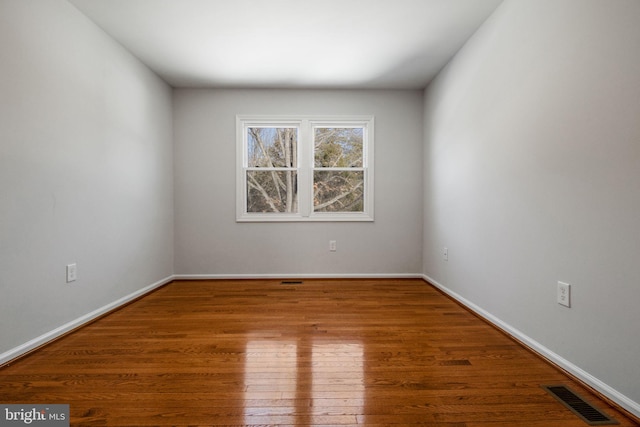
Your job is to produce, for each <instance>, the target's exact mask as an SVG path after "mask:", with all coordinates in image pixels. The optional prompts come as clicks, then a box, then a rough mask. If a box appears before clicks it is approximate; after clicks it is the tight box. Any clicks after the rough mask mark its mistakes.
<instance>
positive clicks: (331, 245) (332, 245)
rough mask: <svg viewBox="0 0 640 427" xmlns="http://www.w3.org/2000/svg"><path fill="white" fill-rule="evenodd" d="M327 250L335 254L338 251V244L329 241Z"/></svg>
mask: <svg viewBox="0 0 640 427" xmlns="http://www.w3.org/2000/svg"><path fill="white" fill-rule="evenodd" d="M329 250H330V251H331V252H335V251H337V250H338V244H337V242H336V241H335V240H329Z"/></svg>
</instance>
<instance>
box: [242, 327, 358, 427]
mask: <svg viewBox="0 0 640 427" xmlns="http://www.w3.org/2000/svg"><path fill="white" fill-rule="evenodd" d="M244 385H245V392H244V423H245V424H254V421H253V420H252V418H253V417H265V416H270V417H274V420H276V421H277V423H278V424H293V425H309V424H314V423H316V424H322V419H321V417H322V416H330V415H338V414H333V413H331V412H332V408H333V410H335V408H336V407H341V408H342V410H345V409H346V410H347V411H348V412H350V413H351V414H353V415H354V420H355V416H356V415H357V414H361V413H362V408H363V406H364V398H365V396H364V349H363V346H362V344H360V343H353V342H348V343H345V342H331V341H326V340H314V341H312V342H311V343H309V342H297V341H294V340H286V339H265V338H259V339H255V340H250V341H248V342H247V344H246V359H245V378H244ZM337 400H339V401H340V403H341V404H338V405H336V401H337ZM347 408H348V409H347ZM339 415H345V412H342V413H341V414H339Z"/></svg>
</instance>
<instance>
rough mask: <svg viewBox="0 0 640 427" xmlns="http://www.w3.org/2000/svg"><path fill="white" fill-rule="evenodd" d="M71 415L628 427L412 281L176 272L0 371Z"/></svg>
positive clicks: (175, 421) (13, 392) (206, 421)
mask: <svg viewBox="0 0 640 427" xmlns="http://www.w3.org/2000/svg"><path fill="white" fill-rule="evenodd" d="M0 378H1V380H0V403H68V404H70V410H71V425H78V426H80V425H82V426H94V425H95V426H103V425H104V426H125V425H126V426H169V425H173V426H177V425H185V426H186V425H194V426H195V425H202V426H222V425H296V426H311V425H313V426H316V425H318V426H319V425H340V426H343V425H344V426H347V425H367V426H383V425H384V426H388V425H403V426H408V425H418V424H421V425H428V426H448V427H475V426H477V427H480V426H482V427H485V426H486V427H488V426H540V427H541V426H550V427H551V426H553V427H557V426H568V427H571V426H576V427H583V426H586V425H587V424H585V423H584V422H583V421H582V420H581V419H579V418H578V417H577V416H576V415H574V414H573V413H571V412H570V411H569V410H567V409H565V408H564V407H563V406H562V405H561V404H560V403H558V402H557V401H556V400H554V399H553V398H552V397H551V396H550V395H549V394H548V393H547V392H545V391H544V390H543V389H542V388H540V385H541V384H559V383H560V384H565V385H567V386H569V387H571V388H572V389H573V390H575V391H577V392H579V393H580V394H581V395H582V396H583V397H584V398H585V399H587V400H588V401H589V402H590V403H592V404H593V405H594V406H596V407H597V408H599V409H601V410H602V411H604V412H605V413H606V414H607V415H609V416H612V417H613V418H615V419H617V420H618V421H619V422H620V425H621V426H633V425H636V424H635V423H634V422H633V421H632V420H630V419H628V418H626V417H625V416H624V415H623V414H622V413H621V412H618V411H617V410H616V409H615V408H612V407H610V406H609V405H607V404H606V403H605V402H603V401H602V400H600V399H598V398H597V397H596V396H595V395H593V394H591V393H590V392H589V391H588V390H586V389H584V388H583V387H581V386H580V385H579V384H577V383H574V382H573V381H572V380H571V379H570V378H569V377H567V376H566V375H564V374H563V373H562V372H560V371H559V370H557V369H556V368H554V367H552V366H551V365H549V364H547V363H546V362H544V361H543V360H541V359H539V358H538V357H536V356H535V355H533V354H532V353H530V352H529V351H527V350H525V349H524V348H522V347H521V346H519V345H518V344H517V343H515V342H514V341H512V340H511V339H509V338H508V337H506V336H505V335H503V334H502V333H500V332H499V331H497V330H496V329H494V328H493V327H491V326H489V325H488V324H486V323H484V322H483V321H482V320H480V319H478V318H477V317H475V316H474V315H473V314H471V313H469V312H468V311H466V310H465V309H463V308H462V307H460V306H459V305H457V304H456V303H455V302H453V301H451V300H450V299H449V298H447V297H445V296H443V295H442V294H441V293H439V292H438V291H437V290H435V289H433V288H432V287H430V286H429V285H427V284H426V283H425V282H423V281H422V280H346V281H340V280H325V281H322V280H305V281H304V283H303V284H297V285H283V284H281V283H280V281H264V280H263V281H176V282H173V283H171V284H169V285H167V286H165V287H163V288H161V289H159V290H157V291H156V292H154V293H152V294H151V295H148V296H147V297H145V298H143V299H141V300H138V301H136V302H135V303H133V304H130V305H128V306H126V307H124V308H123V309H121V310H119V311H117V312H115V313H113V314H111V315H109V316H107V317H105V318H103V319H100V320H99V321H97V322H95V323H93V324H91V325H89V326H87V327H85V328H82V329H81V330H79V331H77V332H75V333H73V334H71V335H69V336H67V337H65V338H63V339H61V340H58V341H56V342H54V343H52V344H51V345H48V346H46V347H44V348H42V349H41V350H39V351H37V352H36V353H34V354H32V355H30V356H28V357H26V358H23V359H22V360H18V361H17V362H15V363H14V364H12V365H10V366H7V367H5V368H3V369H2V370H0Z"/></svg>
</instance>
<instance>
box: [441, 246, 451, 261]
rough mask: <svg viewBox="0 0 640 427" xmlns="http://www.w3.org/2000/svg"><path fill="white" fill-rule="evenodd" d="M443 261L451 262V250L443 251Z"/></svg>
mask: <svg viewBox="0 0 640 427" xmlns="http://www.w3.org/2000/svg"><path fill="white" fill-rule="evenodd" d="M442 259H443V260H445V261H449V248H443V249H442Z"/></svg>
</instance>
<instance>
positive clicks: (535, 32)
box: [424, 0, 640, 415]
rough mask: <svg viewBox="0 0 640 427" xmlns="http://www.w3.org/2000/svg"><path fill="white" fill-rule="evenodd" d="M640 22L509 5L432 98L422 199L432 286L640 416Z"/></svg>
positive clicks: (603, 5) (512, 1)
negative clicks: (561, 287)
mask: <svg viewBox="0 0 640 427" xmlns="http://www.w3.org/2000/svg"><path fill="white" fill-rule="evenodd" d="M639 19H640V2H638V1H637V0H616V1H607V2H603V1H599V0H561V1H558V0H536V1H526V2H525V1H516V0H507V1H505V2H504V3H503V4H502V5H501V6H500V7H499V8H498V10H497V11H496V13H494V15H493V16H492V17H491V18H490V19H489V20H488V22H487V23H485V25H484V26H483V27H482V28H481V29H480V31H479V32H478V33H477V34H476V35H475V36H474V37H473V38H472V39H471V40H470V41H469V43H467V45H466V46H465V47H464V48H463V49H462V51H461V52H459V54H458V55H457V56H456V58H455V59H454V60H453V61H452V62H451V63H450V64H449V65H448V67H447V68H446V69H445V70H444V71H443V72H442V73H441V74H440V75H439V76H438V78H437V79H436V81H435V82H434V83H432V85H431V86H430V87H429V88H428V90H427V93H426V104H425V105H426V107H425V111H426V113H425V135H426V136H425V137H426V149H425V174H426V177H425V178H426V179H425V193H424V194H425V198H424V200H425V227H424V237H425V240H424V269H425V272H426V274H427V275H428V276H429V277H431V278H432V279H433V280H435V281H436V282H438V283H439V284H441V285H443V286H445V287H446V288H448V289H449V290H450V291H453V292H455V293H456V294H458V295H459V296H461V297H463V298H465V299H466V300H468V301H470V302H471V303H473V304H475V305H476V306H478V307H479V308H481V309H483V310H486V311H487V312H488V313H491V314H492V315H493V316H495V317H496V318H497V319H500V320H501V321H502V322H504V323H505V324H507V325H510V326H511V327H513V328H514V329H515V330H518V331H520V332H522V333H523V334H524V335H526V336H528V337H529V338H530V339H531V340H532V341H534V342H537V343H539V344H540V345H541V346H543V347H546V348H547V349H548V350H550V351H551V352H553V353H555V354H556V355H558V356H559V357H560V358H564V359H566V360H567V361H568V362H569V363H570V364H572V365H573V366H574V367H577V368H578V369H579V370H583V371H584V373H586V375H587V376H592V377H593V378H592V379H593V380H594V382H595V383H598V381H601V382H602V383H603V384H604V385H605V386H606V387H611V388H613V390H609V391H613V394H614V395H615V394H616V393H619V394H618V395H616V396H615V397H616V398H617V399H618V401H619V402H620V401H621V400H622V401H624V399H630V400H631V401H626V404H627V405H626V406H627V408H630V407H632V409H633V410H634V412H636V415H638V414H640V411H639V408H640V405H639V404H638V403H637V402H640V369H638V360H639V359H640V339H639V338H638V336H639V335H638V325H640V310H638V302H639V301H640V262H639V254H640V226H639V222H638V221H640V191H639V190H640V25H638V22H639ZM445 246H446V247H448V248H449V261H448V262H445V261H443V260H442V256H441V249H442V248H443V247H445ZM558 280H561V281H565V282H568V283H570V284H571V285H572V299H573V301H572V308H570V309H567V308H564V307H562V306H560V305H558V304H557V303H556V282H557V281H558ZM603 384H600V385H603ZM606 387H605V388H606ZM632 401H633V402H632ZM634 402H635V403H634ZM623 403H625V402H623Z"/></svg>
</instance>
